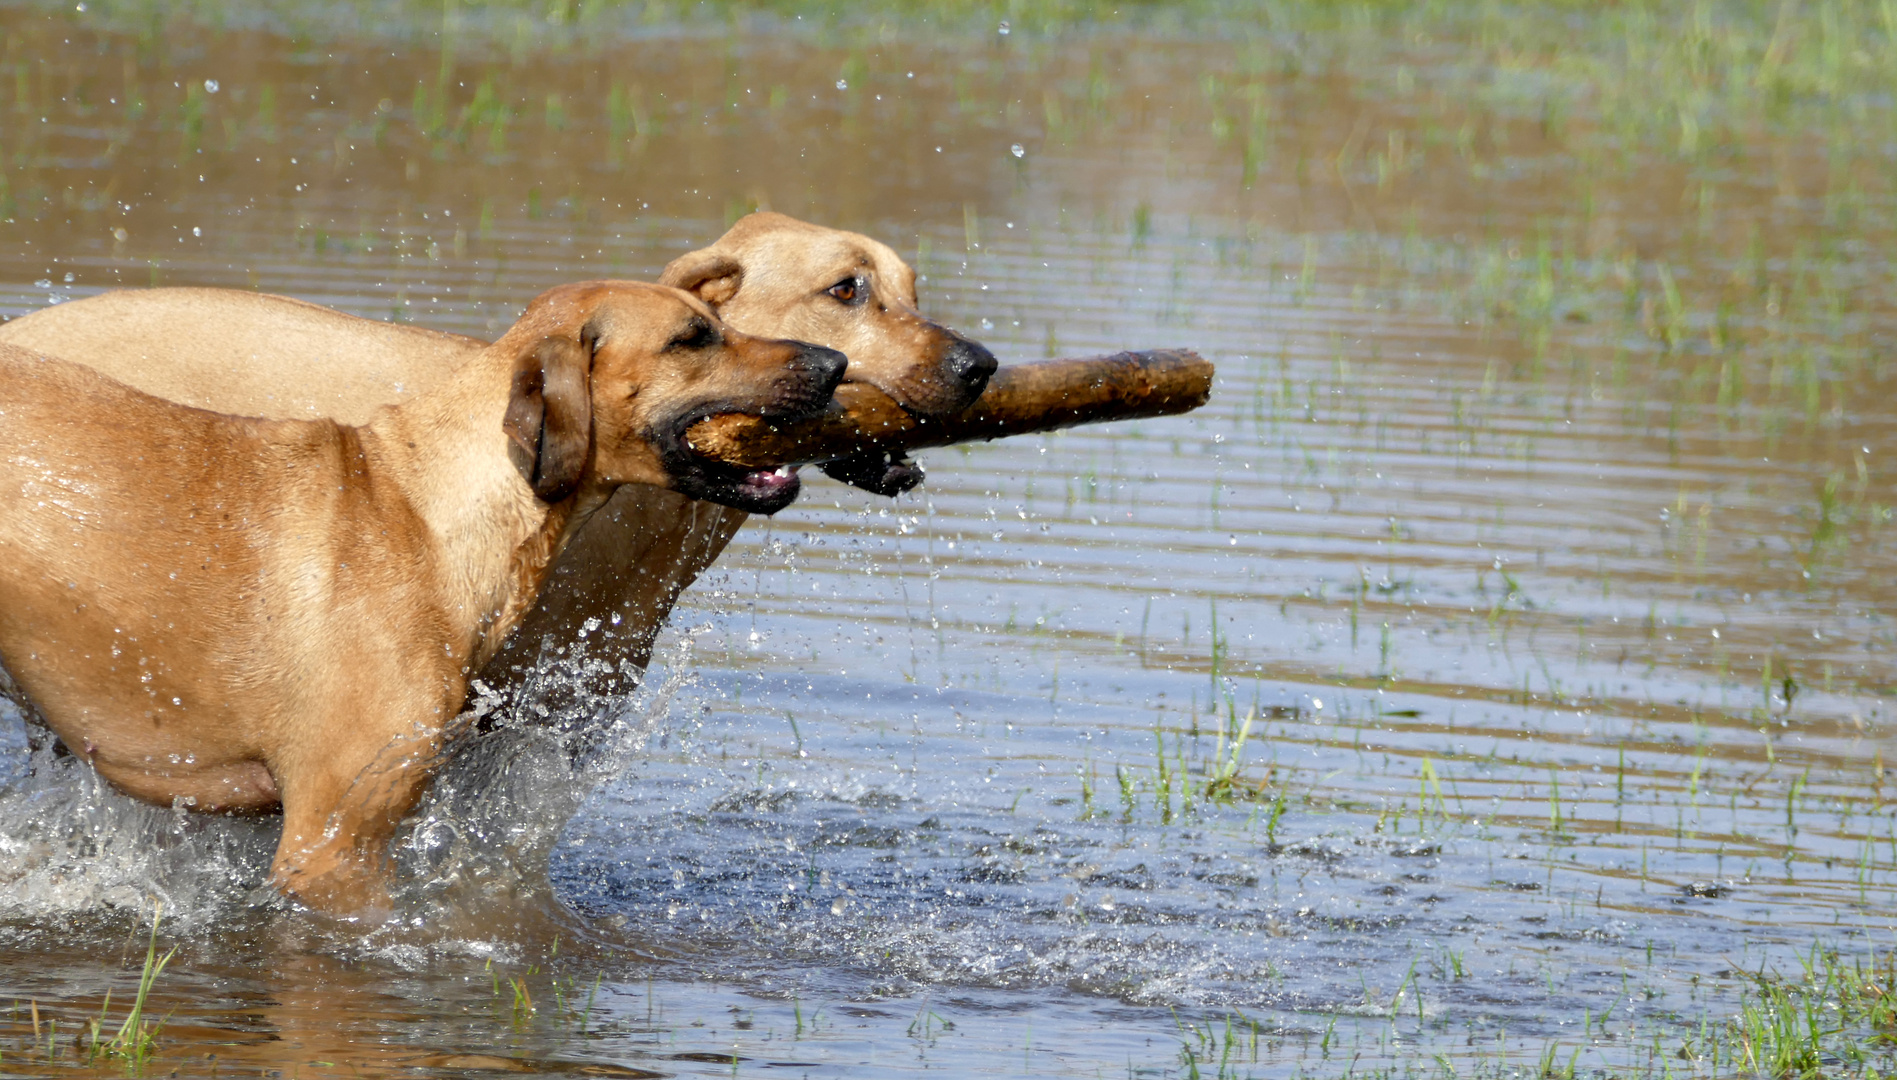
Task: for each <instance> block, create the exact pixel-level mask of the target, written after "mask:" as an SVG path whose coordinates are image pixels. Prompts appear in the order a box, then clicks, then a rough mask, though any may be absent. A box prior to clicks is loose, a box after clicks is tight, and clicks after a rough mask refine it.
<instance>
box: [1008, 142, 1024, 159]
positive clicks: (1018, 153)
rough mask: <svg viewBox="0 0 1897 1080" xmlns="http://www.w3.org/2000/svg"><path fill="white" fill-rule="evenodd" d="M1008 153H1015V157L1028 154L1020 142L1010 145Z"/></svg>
mask: <svg viewBox="0 0 1897 1080" xmlns="http://www.w3.org/2000/svg"><path fill="white" fill-rule="evenodd" d="M1008 153H1010V154H1013V155H1014V156H1015V157H1025V156H1027V151H1026V150H1025V149H1022V147H1021V144H1020V143H1015V144H1014V145H1013V146H1010V147H1008Z"/></svg>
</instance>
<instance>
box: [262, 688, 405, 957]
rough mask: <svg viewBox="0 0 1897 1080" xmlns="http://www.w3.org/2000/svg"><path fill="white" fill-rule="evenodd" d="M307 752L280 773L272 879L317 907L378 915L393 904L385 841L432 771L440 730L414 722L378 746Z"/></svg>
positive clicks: (359, 742) (348, 744)
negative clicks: (279, 810)
mask: <svg viewBox="0 0 1897 1080" xmlns="http://www.w3.org/2000/svg"><path fill="white" fill-rule="evenodd" d="M310 749H311V752H310V753H309V754H308V755H307V757H306V760H303V761H300V762H297V763H295V764H292V763H291V762H286V763H285V765H286V766H289V767H286V768H281V769H279V770H278V771H279V772H281V773H283V774H284V775H280V776H279V777H278V778H277V783H278V786H279V788H280V789H281V791H282V797H283V838H282V840H281V841H279V842H278V844H277V855H276V860H275V862H273V863H272V865H271V870H270V879H271V882H272V883H273V884H275V885H276V886H277V887H278V888H279V889H282V890H283V891H284V892H285V893H288V894H289V895H290V896H292V897H295V898H296V899H297V900H299V901H301V902H302V903H304V904H307V905H309V906H310V907H312V908H315V909H316V910H318V911H324V912H327V913H329V914H332V915H339V916H354V917H358V918H362V919H365V920H371V921H375V920H379V919H381V918H383V917H386V915H387V914H388V912H389V908H390V899H389V887H388V872H389V867H388V846H389V840H390V838H391V837H393V836H394V834H395V829H396V826H397V825H399V824H400V823H401V820H402V818H403V817H404V816H405V815H407V813H408V812H409V811H410V810H411V809H413V808H414V806H415V803H416V801H417V800H418V799H419V798H420V797H421V793H422V790H423V789H424V788H425V787H426V786H427V784H428V781H429V778H430V777H431V776H432V775H433V774H434V769H435V765H436V762H437V759H438V756H439V754H440V749H441V737H440V733H439V732H438V731H436V730H433V729H432V728H428V727H425V726H421V725H417V726H416V727H414V728H413V729H411V730H410V731H408V732H405V733H401V734H397V735H394V736H392V737H387V738H383V739H382V740H381V741H380V742H379V743H378V742H376V741H375V737H374V736H371V737H369V738H355V739H345V740H342V744H341V745H340V746H337V745H325V746H323V747H315V748H310ZM298 766H300V767H298Z"/></svg>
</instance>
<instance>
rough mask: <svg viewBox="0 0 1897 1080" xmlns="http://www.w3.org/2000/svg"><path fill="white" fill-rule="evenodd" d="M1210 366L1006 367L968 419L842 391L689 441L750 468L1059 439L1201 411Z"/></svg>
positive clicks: (721, 419)
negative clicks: (1073, 432) (819, 404)
mask: <svg viewBox="0 0 1897 1080" xmlns="http://www.w3.org/2000/svg"><path fill="white" fill-rule="evenodd" d="M1211 392H1212V365H1211V364H1210V363H1208V362H1207V361H1205V360H1202V359H1200V357H1199V354H1198V353H1195V352H1193V351H1192V350H1190V349H1151V350H1147V351H1145V352H1122V353H1113V354H1111V355H1109V356H1090V357H1085V358H1079V359H1067V360H1044V361H1039V362H1037V363H1031V364H1010V365H1008V366H1006V367H1003V368H1001V369H1000V370H999V371H996V372H995V374H994V376H993V377H992V378H990V379H989V380H988V389H987V390H985V391H984V392H983V393H982V395H981V397H980V398H978V399H976V401H975V404H974V405H972V406H970V407H969V408H968V409H967V410H966V411H965V412H962V413H959V414H957V415H955V416H951V417H938V418H936V419H925V418H922V417H918V416H914V415H911V414H910V413H909V412H907V411H906V410H904V409H903V408H902V406H900V405H897V404H896V403H895V402H894V401H891V400H890V399H889V397H888V396H886V395H885V394H883V392H882V391H880V390H877V389H876V388H875V387H873V386H870V385H868V384H865V383H845V384H844V385H842V386H840V387H838V388H837V392H836V400H835V401H833V402H831V404H830V407H829V408H828V409H826V410H825V411H824V412H822V413H819V414H818V415H816V416H814V417H811V418H810V419H807V420H800V421H798V422H797V423H794V424H775V425H774V424H771V423H768V422H766V421H764V420H760V419H758V418H757V417H755V416H742V415H738V414H725V415H721V416H714V417H711V418H709V419H706V420H701V421H699V422H698V423H696V424H693V425H692V426H691V428H690V429H688V430H687V431H686V433H685V438H686V442H687V445H689V446H690V447H691V448H692V450H694V451H695V452H697V453H700V454H704V455H705V456H707V457H711V458H714V459H716V460H718V461H722V462H725V463H726V464H730V465H736V466H739V467H741V468H747V469H761V468H766V467H769V466H772V465H779V464H793V465H801V464H808V463H812V462H822V461H831V460H834V459H836V458H840V457H846V456H849V455H852V454H857V453H860V452H864V451H874V450H881V451H886V452H892V453H893V452H896V451H907V450H920V449H924V448H927V447H931V446H948V445H950V444H952V443H960V442H972V441H974V440H977V439H999V438H1003V437H1005V436H1009V435H1028V434H1032V433H1034V432H1040V431H1054V430H1056V429H1058V428H1064V427H1072V426H1074V425H1076V424H1099V423H1105V422H1106V421H1109V420H1136V419H1140V418H1142V417H1151V416H1171V415H1173V414H1176V413H1183V412H1190V411H1191V410H1193V409H1196V408H1198V407H1199V406H1201V405H1203V404H1205V401H1206V398H1207V397H1208V396H1209V395H1210V394H1211Z"/></svg>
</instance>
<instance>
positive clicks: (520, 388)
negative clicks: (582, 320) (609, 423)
mask: <svg viewBox="0 0 1897 1080" xmlns="http://www.w3.org/2000/svg"><path fill="white" fill-rule="evenodd" d="M580 337H581V339H582V340H581V341H575V340H574V339H572V338H566V337H545V338H541V339H540V340H539V341H538V342H536V343H535V344H534V347H533V348H531V349H529V350H527V352H526V353H525V354H523V355H522V356H521V358H520V366H519V367H518V368H516V369H515V370H514V389H513V393H512V394H511V395H509V397H508V399H507V414H506V416H505V417H504V418H503V419H502V421H501V427H502V429H503V430H505V431H506V432H507V437H508V438H509V439H510V440H512V442H513V446H512V447H510V448H509V453H510V456H512V457H513V459H514V467H515V468H517V469H519V470H520V475H521V479H523V480H525V481H527V483H528V484H529V485H531V486H532V487H533V489H534V495H535V496H537V497H538V498H539V499H541V500H542V501H543V502H550V503H555V502H559V501H560V500H561V499H564V498H566V497H567V496H568V495H571V494H573V491H574V489H576V488H578V487H579V485H580V474H581V473H583V472H584V471H585V470H586V455H587V452H588V451H589V450H591V449H592V446H593V390H592V367H593V347H594V345H595V343H596V342H597V340H598V335H597V333H596V332H595V331H594V330H593V328H592V327H591V326H590V325H589V326H587V327H586V328H585V329H584V330H582V331H581V332H580Z"/></svg>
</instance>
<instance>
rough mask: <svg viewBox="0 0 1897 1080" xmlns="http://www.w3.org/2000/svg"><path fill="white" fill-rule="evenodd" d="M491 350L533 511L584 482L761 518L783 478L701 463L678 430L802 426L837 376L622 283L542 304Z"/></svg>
mask: <svg viewBox="0 0 1897 1080" xmlns="http://www.w3.org/2000/svg"><path fill="white" fill-rule="evenodd" d="M495 348H499V349H503V350H507V351H509V352H511V353H512V354H513V355H515V356H517V357H518V364H517V366H516V368H515V371H514V384H513V391H512V394H511V396H510V398H509V400H508V405H507V413H506V417H505V420H504V421H503V426H504V427H505V429H506V432H507V436H508V438H509V440H510V447H509V448H510V453H511V454H512V455H513V460H514V464H515V466H516V467H518V468H519V469H520V471H521V475H522V476H523V477H524V478H525V479H526V480H527V482H528V483H529V484H531V485H533V489H534V494H535V495H537V496H539V497H540V498H541V499H543V500H545V501H547V502H558V501H559V500H561V499H564V498H566V497H567V496H568V495H571V494H572V493H573V492H575V491H577V490H578V489H579V488H580V487H581V486H582V484H583V483H585V482H587V481H589V480H594V481H597V482H600V483H604V484H609V485H612V484H628V483H631V484H655V485H658V486H661V487H668V488H671V489H672V490H674V491H679V492H683V493H684V494H686V495H690V496H691V497H693V498H695V499H709V500H710V501H712V502H717V503H723V504H724V505H726V506H732V507H736V508H737V509H739V510H746V511H750V512H752V513H761V514H772V513H776V512H777V511H779V510H782V509H783V508H784V507H786V506H789V505H790V504H791V502H792V501H793V500H795V499H796V498H797V490H798V481H797V474H796V472H795V470H791V469H775V470H772V469H747V468H742V467H739V466H734V465H728V464H725V463H723V462H721V461H717V460H714V459H712V458H708V457H706V456H704V455H701V454H698V453H696V452H695V451H693V450H692V448H691V446H690V445H689V444H688V443H687V442H686V439H685V429H687V428H689V427H691V426H692V425H693V424H695V423H697V422H698V421H700V420H703V419H705V418H706V417H708V416H716V415H719V414H721V413H743V414H747V415H751V416H761V417H764V418H766V419H769V420H798V419H802V418H803V417H805V416H808V415H810V414H812V413H814V412H817V411H818V410H820V409H822V408H823V407H824V406H825V405H826V404H828V403H829V401H830V395H831V393H832V392H833V391H834V390H835V389H836V386H837V383H838V382H839V381H841V379H842V378H843V372H844V367H845V362H844V357H843V354H841V353H838V352H836V351H834V350H832V349H826V348H823V347H821V346H817V345H806V344H804V343H803V342H800V341H780V340H769V339H765V338H758V337H752V336H751V335H749V334H744V333H740V332H738V331H736V330H734V329H732V328H731V327H729V326H727V325H726V324H725V323H724V322H723V321H721V320H720V319H719V318H718V316H717V315H716V314H715V313H714V312H713V311H712V310H711V309H710V308H708V307H707V306H706V305H705V304H704V302H702V301H700V300H699V299H698V298H697V297H695V296H693V295H691V294H690V293H686V292H682V291H680V290H678V289H671V288H666V287H665V286H662V285H648V284H645V283H643V282H632V281H592V282H582V283H580V284H576V285H562V286H560V287H558V288H556V289H551V290H549V291H547V292H545V293H542V294H541V295H540V296H538V297H536V298H535V299H534V301H533V302H532V303H531V304H529V305H528V307H527V311H526V313H525V314H524V315H522V316H521V318H520V321H519V322H516V323H515V324H514V326H513V328H512V329H510V330H509V331H508V332H507V334H506V336H504V337H502V338H501V340H500V341H498V342H496V343H495Z"/></svg>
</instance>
